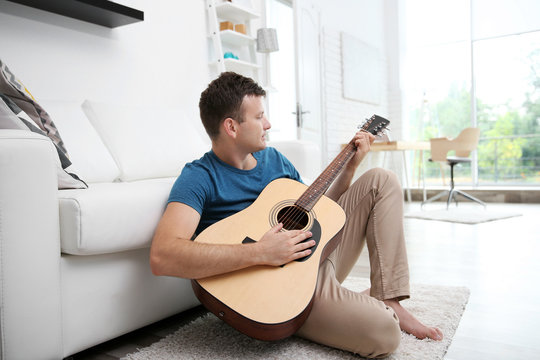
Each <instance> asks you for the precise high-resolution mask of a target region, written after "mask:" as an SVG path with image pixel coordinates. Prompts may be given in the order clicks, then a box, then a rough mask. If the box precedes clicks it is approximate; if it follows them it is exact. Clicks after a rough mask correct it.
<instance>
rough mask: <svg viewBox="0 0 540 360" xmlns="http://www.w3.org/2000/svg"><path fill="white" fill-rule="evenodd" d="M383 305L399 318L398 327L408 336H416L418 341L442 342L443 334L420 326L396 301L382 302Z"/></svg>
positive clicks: (422, 325) (431, 328)
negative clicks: (392, 310)
mask: <svg viewBox="0 0 540 360" xmlns="http://www.w3.org/2000/svg"><path fill="white" fill-rule="evenodd" d="M384 303H385V304H386V305H388V306H390V307H391V308H392V309H394V312H395V313H396V315H397V316H398V318H399V327H400V328H401V330H403V331H405V332H406V333H408V334H411V335H414V336H416V337H417V338H418V339H425V338H430V339H433V340H442V338H443V333H442V331H441V330H439V329H438V328H436V327H429V326H426V325H424V324H422V323H421V322H420V321H419V320H418V319H417V318H415V317H414V316H413V314H411V313H410V312H409V311H407V309H405V308H404V307H403V306H401V304H400V303H399V301H397V300H384Z"/></svg>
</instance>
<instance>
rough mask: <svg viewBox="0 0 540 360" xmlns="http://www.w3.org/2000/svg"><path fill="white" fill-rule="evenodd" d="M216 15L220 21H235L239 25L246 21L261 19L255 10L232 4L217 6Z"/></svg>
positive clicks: (225, 3)
mask: <svg viewBox="0 0 540 360" xmlns="http://www.w3.org/2000/svg"><path fill="white" fill-rule="evenodd" d="M216 13H217V16H218V18H220V19H225V20H233V21H236V22H239V23H243V22H244V21H246V20H253V19H258V18H259V17H260V15H259V14H258V13H256V12H254V11H253V10H251V9H249V8H246V7H243V6H240V5H237V4H234V3H231V2H224V3H220V4H217V5H216Z"/></svg>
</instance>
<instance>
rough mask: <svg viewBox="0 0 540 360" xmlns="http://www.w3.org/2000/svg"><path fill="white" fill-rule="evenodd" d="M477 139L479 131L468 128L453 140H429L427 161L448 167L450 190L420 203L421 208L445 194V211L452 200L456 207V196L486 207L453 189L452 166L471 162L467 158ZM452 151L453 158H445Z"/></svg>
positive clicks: (471, 197)
mask: <svg viewBox="0 0 540 360" xmlns="http://www.w3.org/2000/svg"><path fill="white" fill-rule="evenodd" d="M479 138H480V129H478V128H473V127H469V128H466V129H464V130H463V131H461V133H460V134H459V135H458V136H457V137H456V138H455V139H449V138H446V137H444V138H433V139H430V144H431V158H430V159H429V161H433V162H435V161H437V162H440V163H446V164H448V165H450V190H444V191H443V192H440V193H438V194H437V195H435V196H433V197H431V198H429V199H427V200H426V201H424V202H422V206H424V205H425V204H427V203H430V202H433V201H435V200H438V199H440V198H441V197H443V196H445V195H446V194H448V199H447V200H446V209H448V207H449V206H450V202H451V201H452V200H454V201H455V202H456V205H457V203H458V201H457V195H458V194H459V195H461V196H463V197H465V198H467V199H469V200H472V201H475V202H477V203H479V204H481V205H483V206H484V207H485V206H486V204H485V203H484V202H483V201H481V200H479V199H477V198H475V197H474V196H471V195H469V194H467V193H465V192H463V191H461V190H457V189H455V188H454V166H455V165H457V164H461V163H470V162H471V158H470V157H469V156H470V154H471V152H472V151H473V150H475V149H476V147H477V146H478V140H479ZM452 150H454V151H455V156H447V154H448V152H449V151H452Z"/></svg>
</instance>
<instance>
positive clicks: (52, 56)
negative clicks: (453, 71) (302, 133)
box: [0, 0, 400, 161]
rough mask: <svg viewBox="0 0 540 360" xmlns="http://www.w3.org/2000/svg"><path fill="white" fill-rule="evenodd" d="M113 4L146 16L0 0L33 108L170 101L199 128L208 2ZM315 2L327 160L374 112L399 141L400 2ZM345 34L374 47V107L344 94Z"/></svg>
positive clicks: (13, 61) (132, 0) (2, 23)
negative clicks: (120, 17) (81, 14)
mask: <svg viewBox="0 0 540 360" xmlns="http://www.w3.org/2000/svg"><path fill="white" fill-rule="evenodd" d="M117 1H118V2H119V3H121V4H124V5H127V6H130V7H134V8H136V9H139V10H142V11H144V16H145V20H144V21H143V22H139V23H135V24H130V25H125V26H121V27H118V28H114V29H108V28H105V27H102V26H98V25H94V24H89V23H85V22H82V21H79V20H75V19H71V18H67V17H64V16H60V15H56V14H52V13H48V12H44V11H41V10H37V9H33V8H29V7H26V6H23V5H18V4H13V3H10V2H6V1H2V2H0V35H1V36H0V50H1V51H0V59H2V61H4V62H5V63H6V64H7V65H8V66H9V68H10V69H11V70H12V71H13V72H14V74H15V75H16V76H17V77H18V78H19V79H20V80H21V81H22V82H23V83H24V84H25V85H26V87H27V88H28V89H29V90H30V92H31V93H32V94H33V95H34V97H35V98H36V99H37V100H38V102H39V99H46V100H51V99H54V100H56V99H63V100H77V101H81V102H82V101H83V100H84V99H87V98H88V99H94V100H100V101H118V102H121V103H141V102H148V103H151V104H156V105H159V104H168V105H171V104H175V105H181V106H182V107H184V109H185V111H186V112H187V113H188V114H189V115H192V116H191V119H193V121H197V122H198V121H199V116H198V100H199V96H200V93H201V91H202V90H203V89H204V88H205V87H206V85H207V84H208V82H209V81H210V72H209V68H208V65H207V64H208V52H207V51H208V40H207V36H206V32H207V28H206V12H205V1H204V0H189V1H186V0H184V1H178V0H156V1H145V0H117ZM313 1H314V2H315V3H316V4H317V6H318V7H319V9H320V10H321V12H320V14H321V27H322V33H321V47H322V62H323V64H322V68H323V89H324V91H323V101H324V106H323V108H324V109H325V114H324V116H325V118H326V129H324V131H325V134H326V135H325V136H326V138H327V140H326V144H327V145H326V146H327V149H323V150H325V151H324V153H325V154H327V158H328V159H327V160H328V161H329V160H332V159H333V158H334V157H335V155H336V154H337V153H338V152H339V151H340V145H341V144H342V143H346V142H348V141H349V140H350V139H351V138H352V135H353V134H354V131H355V130H356V127H357V125H358V124H359V123H360V122H361V120H362V119H364V118H365V117H369V116H371V115H372V114H374V113H377V114H379V115H382V116H388V117H389V119H390V120H391V121H392V128H393V130H394V132H393V133H394V137H395V138H399V137H400V136H399V135H396V134H399V129H400V125H399V123H400V119H399V116H400V90H399V81H398V80H397V79H398V78H399V72H398V71H397V61H398V60H399V59H398V55H397V54H398V52H397V51H398V50H397V49H396V46H397V43H396V39H397V33H398V27H397V20H396V19H395V18H394V14H393V11H394V10H395V6H397V5H396V3H397V2H398V0H385V1H383V2H379V1H370V0H338V1H326V0H313ZM254 3H255V5H258V2H257V1H255V2H254ZM395 11H397V10H395ZM341 32H346V33H348V34H350V35H353V36H355V37H356V38H358V39H360V40H362V41H363V42H365V43H367V44H369V45H370V46H373V47H376V48H377V49H379V50H380V52H381V54H382V57H383V62H384V64H383V69H384V70H383V78H384V84H382V89H383V90H382V94H383V95H382V99H381V102H380V104H378V105H373V104H368V103H362V102H358V101H353V100H348V99H345V98H344V97H343V91H342V68H341V66H342V64H341V37H340V34H341Z"/></svg>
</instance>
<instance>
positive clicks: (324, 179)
mask: <svg viewBox="0 0 540 360" xmlns="http://www.w3.org/2000/svg"><path fill="white" fill-rule="evenodd" d="M347 147H353V145H352V144H351V143H349V144H347ZM350 150H351V149H344V150H343V151H342V152H341V153H340V154H339V155H338V156H337V157H336V159H335V160H334V161H332V163H331V164H330V166H329V167H328V168H327V169H326V170H325V171H324V172H323V173H322V174H321V175H320V176H319V177H318V178H317V179H316V180H315V182H314V184H313V188H314V189H315V191H314V192H315V193H317V192H319V194H317V196H315V198H312V197H310V199H309V200H306V199H303V197H304V195H303V196H301V197H300V198H299V199H298V201H297V202H296V203H295V205H294V206H291V207H289V209H287V211H286V212H285V214H283V218H285V221H284V222H283V227H284V228H285V229H289V228H296V227H295V226H294V225H295V224H300V221H301V219H302V217H304V214H305V213H307V212H308V210H306V209H303V207H302V206H301V205H302V204H304V205H305V207H310V205H311V203H313V202H316V201H318V199H319V198H320V197H321V196H322V189H323V188H324V187H326V186H327V185H328V182H329V180H330V179H331V178H332V177H333V176H334V175H333V174H332V173H333V172H334V171H335V170H338V172H339V168H341V167H343V166H344V165H345V163H346V162H347V161H348V160H349V159H350V158H351V157H352V155H353V154H354V153H353V152H351V151H350ZM306 193H307V191H306ZM304 194H305V193H304ZM300 225H301V224H300Z"/></svg>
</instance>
